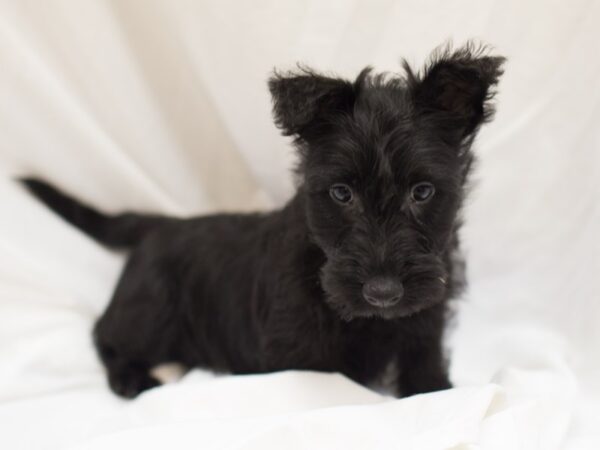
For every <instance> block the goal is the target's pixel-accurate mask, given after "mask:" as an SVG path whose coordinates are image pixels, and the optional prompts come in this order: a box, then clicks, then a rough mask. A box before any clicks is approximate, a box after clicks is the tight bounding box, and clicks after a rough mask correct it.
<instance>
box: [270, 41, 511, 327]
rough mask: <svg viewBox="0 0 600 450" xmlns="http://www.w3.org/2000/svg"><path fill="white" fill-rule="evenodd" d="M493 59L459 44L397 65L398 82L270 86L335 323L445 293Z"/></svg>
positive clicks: (309, 79) (485, 115) (299, 76)
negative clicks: (293, 156) (400, 68)
mask: <svg viewBox="0 0 600 450" xmlns="http://www.w3.org/2000/svg"><path fill="white" fill-rule="evenodd" d="M503 61H504V59H503V58H500V57H493V56H489V55H487V53H486V52H485V51H484V50H482V49H480V48H474V47H473V46H472V45H467V46H466V47H463V48H461V49H459V50H457V51H450V50H448V49H446V50H442V51H438V52H437V53H435V54H434V55H433V56H432V58H431V61H430V63H429V64H428V65H427V66H426V68H425V69H424V70H423V71H421V72H420V73H414V72H413V71H412V70H411V69H410V67H409V66H408V65H407V64H406V63H405V64H404V68H405V74H404V75H403V76H393V77H392V76H388V75H385V74H384V75H372V74H371V70H370V69H369V68H367V69H365V70H363V71H362V72H361V74H360V75H359V76H358V78H357V79H356V80H355V81H354V82H350V81H346V80H343V79H339V78H332V77H328V76H323V75H319V74H317V73H315V72H313V71H311V70H308V69H301V70H300V71H299V72H298V73H287V74H276V75H275V76H274V77H273V78H272V79H271V80H270V81H269V88H270V90H271V93H272V95H273V102H274V115H275V121H276V124H277V125H278V127H279V128H281V130H282V131H283V133H284V134H285V135H291V136H294V138H295V142H296V144H297V147H298V149H299V152H300V165H299V174H300V177H301V182H302V185H303V186H302V189H301V191H302V192H303V195H304V196H305V202H306V214H307V222H308V224H309V227H310V231H311V234H312V237H313V239H314V241H315V242H316V243H317V245H319V246H320V247H321V249H322V250H323V252H324V254H325V255H326V259H327V260H326V263H325V265H324V266H323V268H322V273H321V281H322V286H323V289H324V290H325V293H326V298H327V302H328V303H329V305H330V306H331V307H332V308H333V309H334V310H336V311H337V312H338V313H339V314H340V315H341V316H342V317H343V318H345V319H347V320H350V319H353V318H357V317H370V316H378V317H382V318H386V319H392V318H396V317H402V316H408V315H411V314H413V313H415V312H417V311H420V310H422V309H424V308H427V307H430V306H432V305H434V304H436V303H438V302H440V301H441V300H442V299H444V298H445V296H446V291H447V281H448V276H449V274H448V273H447V271H448V265H447V256H448V252H449V250H450V246H451V245H452V242H453V239H454V237H455V231H456V228H457V226H458V217H457V216H458V211H459V209H460V206H461V201H462V198H463V196H464V192H463V191H464V185H465V179H466V176H467V174H468V171H469V167H470V164H471V161H472V155H471V151H470V145H471V143H472V141H473V138H474V137H475V135H476V133H477V130H478V129H479V127H480V125H481V124H482V123H484V122H485V121H486V120H488V119H489V118H490V117H491V114H492V107H491V105H490V100H491V97H492V93H493V87H494V85H495V84H496V83H497V81H498V78H499V76H500V75H501V73H502V72H501V66H502V63H503Z"/></svg>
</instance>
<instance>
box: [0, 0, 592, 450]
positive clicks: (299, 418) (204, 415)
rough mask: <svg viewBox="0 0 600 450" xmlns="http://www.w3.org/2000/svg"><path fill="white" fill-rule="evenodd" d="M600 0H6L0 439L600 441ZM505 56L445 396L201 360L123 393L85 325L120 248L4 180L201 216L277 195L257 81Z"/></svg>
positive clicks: (282, 151)
mask: <svg viewBox="0 0 600 450" xmlns="http://www.w3.org/2000/svg"><path fill="white" fill-rule="evenodd" d="M599 13H600V3H598V2H586V1H584V0H575V1H571V2H556V3H549V2H526V3H525V2H520V1H517V0H510V1H493V0H485V1H482V0H479V1H467V0H462V1H459V2H442V1H439V0H438V1H430V2H418V3H417V2H396V1H392V0H381V1H370V2H366V1H335V2H322V1H319V0H311V1H305V2H277V1H275V0H261V1H259V2H244V3H242V2H223V1H217V0H214V1H213V0H211V1H201V2H197V1H192V0H187V1H183V0H182V1H178V2H169V3H167V2H160V1H158V0H148V1H145V2H144V3H143V4H142V3H141V2H134V1H119V2H78V1H71V2H68V1H55V2H33V1H19V2H10V1H2V2H0V68H1V69H0V170H1V171H2V173H3V174H4V176H3V178H2V180H1V181H0V205H2V206H1V208H0V356H1V358H0V448H10V449H15V448H131V447H134V448H142V446H144V447H147V448H160V447H165V446H169V447H171V446H174V445H175V444H177V445H178V446H180V447H184V448H185V447H190V448H191V447H194V448H197V447H201V448H207V449H212V448H219V449H222V448H228V449H230V448H232V449H238V448H244V449H248V448H260V449H265V448H302V449H304V448H307V449H308V448H310V449H313V448H337V447H342V446H344V447H346V448H360V449H364V448H410V449H441V448H453V449H475V448H484V449H488V448H489V449H503V450H505V449H526V450H529V449H543V450H546V449H558V448H567V449H584V448H590V449H597V448H600V431H599V430H598V426H599V424H600V382H599V381H598V380H599V379H600V351H599V345H600V327H598V325H597V324H598V323H600V303H599V300H600V290H599V288H598V285H597V276H598V273H600V262H599V255H600V240H599V239H598V230H599V229H600V228H599V225H600V209H599V206H598V205H599V201H600V156H599V151H600V132H599V131H598V125H597V124H598V123H599V120H600V58H599V57H598V49H597V42H600V32H599V31H598V27H597V24H598V21H599V20H600V14H599ZM473 36H475V37H481V38H483V39H484V40H486V41H488V42H491V43H494V44H495V45H496V47H497V48H498V51H499V52H501V53H503V54H504V55H506V56H508V57H509V63H508V64H507V67H506V75H505V77H504V79H503V81H502V84H501V87H500V95H499V97H498V102H499V112H498V116H497V119H496V121H495V122H494V123H493V124H491V125H490V126H489V127H487V128H486V129H485V130H484V131H483V132H482V135H481V137H480V139H479V142H478V146H477V147H478V152H479V154H480V164H479V167H478V170H477V175H476V183H475V184H476V189H475V190H474V192H473V195H472V197H471V201H470V203H469V205H468V208H467V210H466V212H465V215H466V223H467V226H466V227H465V230H464V241H465V248H466V252H467V255H468V259H469V278H470V281H471V284H470V289H469V292H468V294H467V295H466V301H464V302H462V303H461V305H460V311H459V314H458V316H457V324H456V327H455V329H454V331H453V333H451V336H450V347H451V349H452V354H453V358H452V378H453V380H454V382H455V383H456V384H457V386H459V387H458V388H456V389H453V390H451V391H448V392H441V393H435V394H428V395H425V396H418V397H414V398H410V399H405V400H392V399H390V398H387V397H384V396H381V395H379V394H376V393H373V392H370V391H368V390H366V389H365V388H363V387H360V386H357V385H355V384H353V383H351V382H350V381H348V380H346V379H344V378H343V377H341V376H337V375H324V374H313V373H295V372H290V373H280V374H271V375H264V376H248V377H219V378H214V377H212V376H210V375H209V374H206V373H203V372H200V371H193V372H191V373H190V374H188V375H187V376H186V377H185V378H184V379H183V380H182V381H181V382H180V383H178V384H173V385H169V386H167V387H163V388H160V389H157V390H154V391H150V392H148V393H146V394H144V395H142V396H141V397H140V398H139V399H136V400H135V401H132V402H125V401H122V400H120V399H117V398H115V397H114V396H112V394H110V393H109V391H108V389H107V388H106V386H105V380H104V376H103V374H102V370H101V367H100V365H99V363H98V361H97V360H96V357H95V354H94V352H93V349H92V346H91V342H90V336H89V331H90V327H91V325H92V323H93V319H94V318H95V317H96V316H97V315H98V314H99V312H100V311H101V310H102V309H103V307H104V306H105V304H106V302H107V299H108V297H109V295H110V291H111V288H112V286H113V285H114V282H115V279H116V276H117V275H118V272H119V270H120V268H121V265H122V256H120V255H116V254H113V253H110V252H108V251H107V250H105V249H103V248H101V247H99V246H97V245H96V244H94V243H93V242H92V241H90V240H89V239H88V238H87V237H85V236H83V235H82V234H81V233H79V232H78V231H76V230H74V229H73V228H71V227H69V226H67V225H66V224H64V223H63V222H61V221H60V220H58V219H57V218H56V217H55V216H53V215H52V214H51V213H50V212H48V211H47V210H45V209H44V208H42V207H41V206H40V205H39V204H37V203H36V202H34V201H33V200H32V199H31V198H29V197H28V196H27V195H25V194H24V193H23V192H22V191H21V190H20V189H19V188H18V187H17V186H16V185H15V184H14V183H13V182H12V181H11V180H10V178H9V177H10V176H11V175H14V174H18V173H34V174H38V175H42V176H44V177H45V178H47V179H50V180H52V181H53V182H55V183H56V184H59V185H60V186H61V187H63V188H65V189H68V190H69V191H72V192H77V193H78V194H79V195H80V196H82V197H84V198H86V199H87V200H89V201H90V202H93V203H94V204H96V205H98V206H101V207H103V208H105V209H106V210H110V211H115V210H120V209H123V208H132V209H137V210H154V211H163V212H167V213H172V214H191V213H196V212H207V211H214V210H222V209H229V210H231V209H245V210H248V209H254V208H258V207H270V206H274V205H279V204H281V203H282V202H283V201H284V200H285V199H286V198H287V197H288V196H289V194H290V192H291V186H292V183H291V177H290V176H289V174H288V168H289V166H290V165H291V161H292V153H291V151H290V150H289V147H286V145H287V144H286V142H284V140H283V139H282V138H280V137H279V136H278V133H277V131H276V130H275V128H274V126H273V125H272V123H271V120H270V106H269V98H268V95H267V91H266V88H265V83H264V82H265V79H266V77H267V74H268V72H269V71H270V70H271V69H272V67H273V66H278V67H283V68H286V67H290V66H291V65H292V64H293V63H294V62H295V61H298V60H301V61H304V62H307V63H310V64H312V65H313V66H315V67H317V68H323V69H326V70H334V71H336V72H338V73H341V74H347V75H353V74H356V72H357V71H358V70H359V69H360V68H362V67H363V66H364V65H365V64H373V65H375V66H376V67H377V68H378V69H390V70H397V69H398V64H397V61H398V57H399V55H402V56H406V57H408V59H409V61H412V62H415V63H419V62H421V61H422V60H423V58H424V57H425V56H426V55H427V53H428V52H429V50H430V49H431V48H433V47H434V46H436V45H437V44H439V43H440V42H442V41H443V40H445V39H446V38H448V37H454V39H455V41H457V42H460V41H462V40H463V39H465V38H467V37H473Z"/></svg>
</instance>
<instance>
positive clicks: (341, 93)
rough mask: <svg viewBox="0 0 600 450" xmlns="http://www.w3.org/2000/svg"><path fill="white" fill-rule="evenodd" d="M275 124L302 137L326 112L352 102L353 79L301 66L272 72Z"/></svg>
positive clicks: (341, 109)
mask: <svg viewBox="0 0 600 450" xmlns="http://www.w3.org/2000/svg"><path fill="white" fill-rule="evenodd" d="M269 90H270V91H271V95H272V97H273V115H274V117H275V124H276V125H277V127H279V128H280V129H281V130H282V131H283V134H284V135H285V136H290V135H297V136H301V137H303V136H304V135H305V134H310V132H311V128H312V129H313V130H314V127H315V126H316V125H318V122H321V124H324V122H326V121H324V120H323V119H325V118H326V117H327V116H329V115H331V114H335V113H340V112H347V111H349V110H350V109H351V108H352V105H353V104H354V88H353V85H352V83H350V82H348V81H345V80H342V79H339V78H330V77H326V76H323V75H318V74H316V73H314V72H312V71H311V70H309V69H306V68H301V69H300V71H299V72H298V73H285V74H278V73H275V74H274V75H273V77H271V79H270V80H269Z"/></svg>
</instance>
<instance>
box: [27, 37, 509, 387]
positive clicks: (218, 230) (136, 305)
mask: <svg viewBox="0 0 600 450" xmlns="http://www.w3.org/2000/svg"><path fill="white" fill-rule="evenodd" d="M502 62H503V59H502V58H499V57H491V56H488V55H487V54H486V52H485V50H483V49H479V48H476V47H474V46H473V45H467V46H466V47H463V48H461V49H459V50H458V51H454V52H453V51H451V50H449V49H448V48H446V49H445V50H441V51H438V52H437V53H435V54H434V56H433V58H432V60H431V61H430V63H429V64H428V65H427V66H426V68H425V69H424V71H422V73H420V74H415V73H414V72H413V71H412V70H411V69H410V67H408V65H407V64H405V70H406V74H405V75H404V76H391V75H385V74H384V75H373V74H372V73H371V69H369V68H367V69H365V70H364V71H363V72H361V74H360V75H359V76H358V78H357V79H356V80H355V81H354V82H349V81H346V80H342V79H338V78H331V77H327V76H324V75H319V74H317V73H315V72H313V71H311V70H308V69H304V68H301V69H300V70H299V72H297V73H286V74H275V75H274V76H273V78H271V80H270V81H269V88H270V90H271V93H272V96H273V101H274V115H275V121H276V123H277V125H278V126H279V127H280V128H281V129H282V131H283V133H284V134H286V135H291V136H294V137H295V143H296V146H297V148H298V150H299V153H300V164H299V167H298V174H299V184H298V189H297V192H296V194H295V196H294V197H293V198H292V199H291V200H290V201H289V203H288V204H287V205H286V206H285V207H284V208H283V209H281V210H278V211H273V212H270V213H265V214H218V215H213V216H206V217H199V218H192V219H175V218H166V217H158V216H148V215H138V214H131V213H128V214H122V215H117V216H107V215H104V214H102V213H99V212H97V211H95V210H93V209H91V208H89V207H87V206H84V205H82V204H80V203H79V202H77V201H75V200H73V199H71V198H69V197H67V196H65V195H64V194H61V193H59V192H58V191H57V190H55V189H54V188H52V187H51V186H49V185H47V184H45V183H43V182H41V181H38V180H35V179H31V178H30V179H24V180H23V181H24V183H25V184H26V185H27V186H28V187H29V188H30V190H31V191H32V192H33V193H34V194H35V195H36V196H38V197H39V198H40V199H41V200H43V201H44V202H45V203H47V204H48V205H49V206H50V207H51V208H52V209H54V210H55V211H56V212H57V213H59V214H60V215H61V216H63V217H64V218H65V219H66V220H68V221H69V222H71V223H72V224H74V225H75V226H77V227H79V228H81V229H83V230H84V231H85V232H87V233H89V234H90V235H91V236H92V237H93V238H95V239H96V240H98V241H100V242H102V243H104V244H106V245H109V246H114V247H123V246H130V247H131V254H130V256H129V259H128V261H127V264H126V267H125V269H124V271H123V274H122V276H121V279H120V281H119V283H118V285H117V288H116V291H115V293H114V296H113V298H112V301H111V302H110V305H109V306H108V308H107V310H106V312H105V313H104V315H103V316H102V317H101V318H100V319H99V320H98V322H97V324H96V327H95V330H94V336H95V342H96V346H97V348H98V352H99V355H100V357H101V359H102V361H103V363H104V364H105V366H106V368H107V371H108V378H109V382H110V386H111V387H112V389H113V390H114V391H115V392H116V393H118V394H120V395H123V396H126V397H134V396H136V395H137V394H139V393H140V392H141V391H143V390H145V389H147V388H150V387H153V386H156V385H158V384H159V383H158V381H157V380H156V379H154V378H153V377H152V376H151V375H150V374H149V369H150V368H151V367H153V366H155V365H157V364H159V363H163V362H172V361H177V362H180V363H182V364H184V365H186V366H189V367H204V368H210V369H213V370H215V371H223V372H233V373H256V372H270V371H277V370H284V369H308V370H321V371H339V372H342V373H344V374H346V375H347V376H349V377H350V378H352V379H354V380H356V381H358V382H359V383H363V384H366V383H369V382H371V381H373V380H374V379H376V378H377V377H378V376H380V374H381V373H382V372H383V370H384V369H385V368H386V366H387V365H388V364H389V363H396V365H397V366H398V368H399V375H398V378H397V383H396V384H397V386H396V387H397V389H398V393H399V394H400V395H411V394H416V393H421V392H428V391H433V390H438V389H445V388H448V387H450V382H449V380H448V376H447V370H446V363H445V358H444V356H443V352H442V344H441V341H442V335H443V331H444V325H445V320H446V315H447V303H448V300H449V299H450V298H451V297H452V296H453V295H455V293H456V290H457V288H458V282H459V276H458V274H457V272H458V270H457V266H456V261H455V257H456V254H457V253H458V240H457V229H458V227H459V224H460V222H459V210H460V207H461V203H462V200H463V197H464V190H465V181H466V177H467V174H468V172H469V168H470V166H471V162H472V153H471V149H470V147H471V143H472V142H473V138H474V136H475V134H476V132H477V130H478V129H479V126H480V125H481V124H482V123H483V122H485V121H486V120H488V119H489V118H490V117H491V113H492V109H491V105H490V100H491V97H492V94H493V91H492V88H493V87H494V85H496V83H497V81H498V78H499V76H500V75H501V65H502ZM420 182H428V183H431V184H432V185H433V186H434V188H435V193H434V195H433V196H432V197H430V198H429V199H428V200H424V201H422V202H420V203H419V202H418V201H416V200H415V199H414V198H413V197H414V195H416V194H414V192H413V191H412V190H411V189H412V188H413V187H414V186H415V184H417V183H420ZM340 183H343V184H344V185H345V186H347V187H349V188H350V189H351V191H350V192H351V194H352V195H353V197H352V200H351V201H350V202H349V203H346V204H344V203H341V202H340V201H339V200H337V201H336V200H334V199H333V198H332V193H331V187H332V186H333V185H339V184H340ZM343 189H346V188H343ZM344 192H348V191H344ZM382 280H383V281H382ZM386 283H387V284H386ZM367 288H368V289H371V291H373V290H375V294H377V295H379V294H378V292H379V293H381V292H382V289H383V290H385V289H387V290H388V291H389V290H391V291H392V292H391V293H389V296H388V298H387V300H389V302H388V303H386V304H385V306H381V305H380V304H379V303H378V304H375V303H373V302H372V301H366V300H367V299H369V297H368V295H367V294H366V292H367V290H366V289H367ZM377 289H379V291H378V290H377ZM371 291H369V292H371ZM375 294H373V295H375ZM385 295H387V294H385ZM371 300H372V299H371ZM378 305H379V306H378Z"/></svg>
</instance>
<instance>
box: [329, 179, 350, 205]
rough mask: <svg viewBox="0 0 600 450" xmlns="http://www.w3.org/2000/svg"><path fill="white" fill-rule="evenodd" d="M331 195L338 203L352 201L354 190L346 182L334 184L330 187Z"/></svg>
mask: <svg viewBox="0 0 600 450" xmlns="http://www.w3.org/2000/svg"><path fill="white" fill-rule="evenodd" d="M329 195H331V198H332V199H334V200H335V201H336V202H338V203H344V204H345V203H350V202H351V201H352V190H351V189H350V188H349V187H348V186H347V185H345V184H341V183H338V184H334V185H333V186H331V188H330V189H329Z"/></svg>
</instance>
